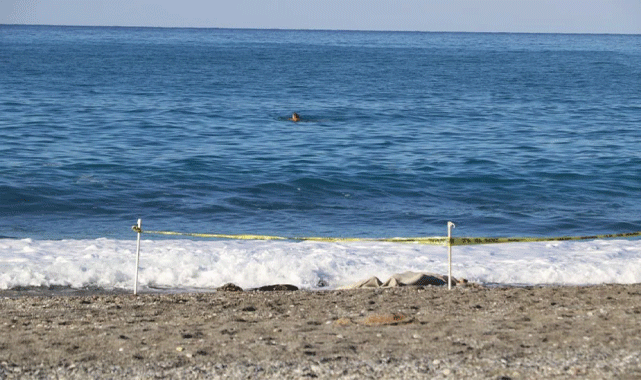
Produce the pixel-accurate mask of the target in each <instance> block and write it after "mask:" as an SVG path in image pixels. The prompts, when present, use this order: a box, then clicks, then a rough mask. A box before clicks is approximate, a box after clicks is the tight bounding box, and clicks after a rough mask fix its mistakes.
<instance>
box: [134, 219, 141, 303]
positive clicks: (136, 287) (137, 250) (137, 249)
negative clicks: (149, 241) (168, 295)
mask: <svg viewBox="0 0 641 380" xmlns="http://www.w3.org/2000/svg"><path fill="white" fill-rule="evenodd" d="M141 233H142V219H138V241H137V242H136V275H135V276H134V295H137V294H138V264H139V263H140V234H141Z"/></svg>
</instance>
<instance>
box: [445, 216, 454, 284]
mask: <svg viewBox="0 0 641 380" xmlns="http://www.w3.org/2000/svg"><path fill="white" fill-rule="evenodd" d="M454 227H456V226H455V225H454V223H452V222H447V289H448V290H451V289H452V228H454Z"/></svg>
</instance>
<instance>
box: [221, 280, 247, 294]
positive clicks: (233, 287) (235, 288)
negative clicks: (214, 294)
mask: <svg viewBox="0 0 641 380" xmlns="http://www.w3.org/2000/svg"><path fill="white" fill-rule="evenodd" d="M216 290H218V291H219V292H242V291H243V288H241V287H240V286H238V285H236V284H232V283H231V282H230V283H227V284H225V285H223V286H221V287H219V288H216Z"/></svg>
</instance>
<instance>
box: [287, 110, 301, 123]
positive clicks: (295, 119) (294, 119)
mask: <svg viewBox="0 0 641 380" xmlns="http://www.w3.org/2000/svg"><path fill="white" fill-rule="evenodd" d="M289 120H291V121H300V116H299V115H298V114H297V113H296V112H294V113H293V114H292V118H291V119H289Z"/></svg>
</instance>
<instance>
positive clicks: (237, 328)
mask: <svg viewBox="0 0 641 380" xmlns="http://www.w3.org/2000/svg"><path fill="white" fill-rule="evenodd" d="M0 310H1V311H0V379H14V378H15V379H17V378H43V379H48V378H66V379H87V378H89V379H91V378H96V379H99V378H100V379H102V378H113V379H135V378H140V379H155V378H175V379H208V378H213V379H215V378H238V379H240V378H242V379H249V378H252V379H254V378H256V379H313V378H345V379H367V378H371V379H373V378H376V379H409V378H426V379H431V378H435V379H439V378H452V379H548V378H555V379H565V378H568V379H570V378H582V379H606V378H608V379H609V378H617V379H638V378H641V285H599V286H579V287H569V286H559V287H557V286H545V287H490V288H488V287H481V286H474V285H471V286H465V287H456V288H454V289H452V290H451V291H448V290H447V288H443V287H431V286H428V287H401V288H390V289H358V290H331V291H304V290H298V291H270V292H262V291H242V292H241V291H218V292H215V293H193V294H142V295H138V296H132V295H128V294H96V293H94V294H91V293H89V294H82V295H62V296H61V295H38V296H34V295H31V294H27V293H25V292H22V293H21V292H9V291H3V292H0Z"/></svg>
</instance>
